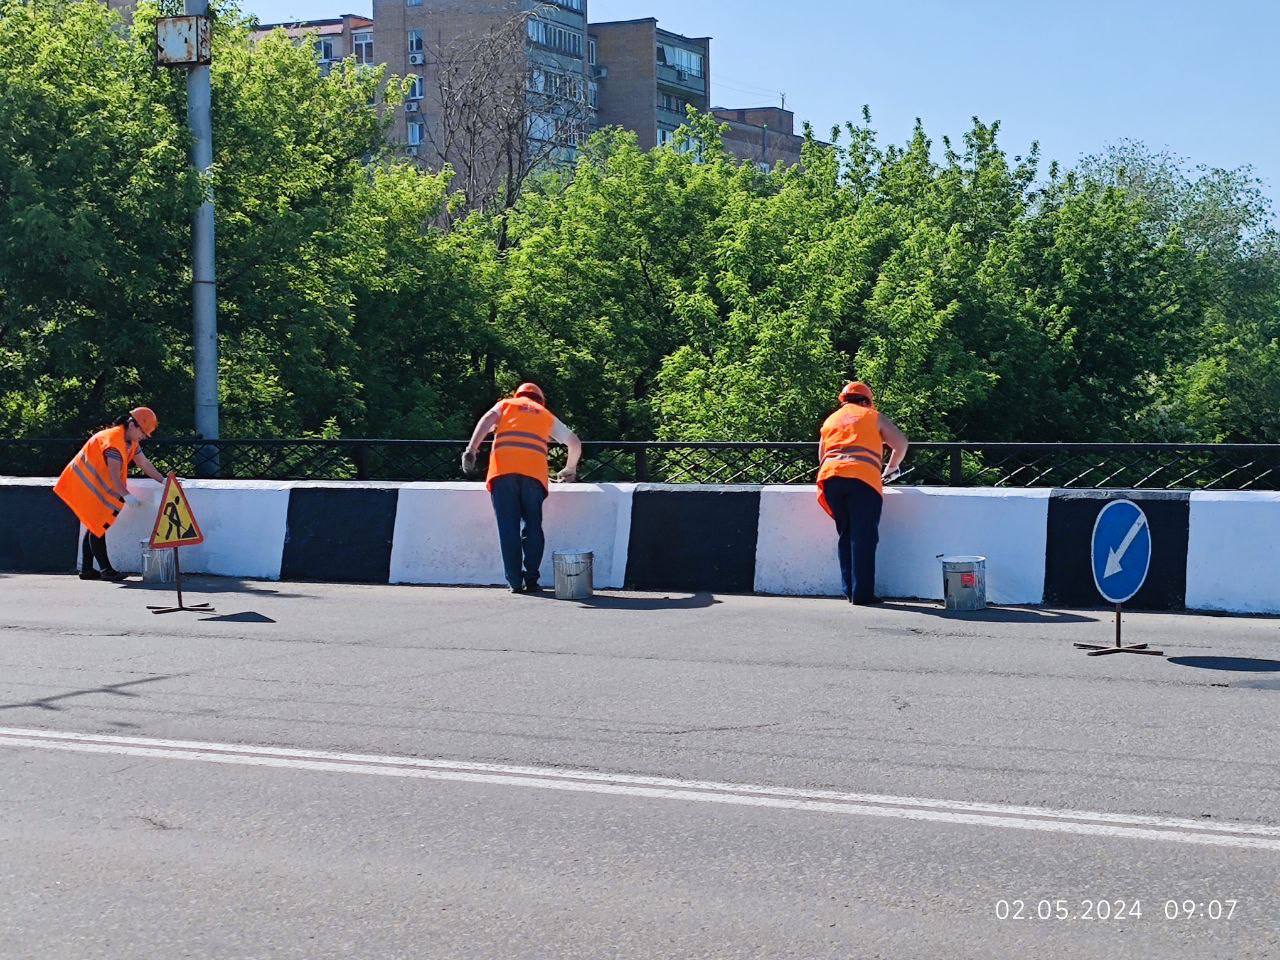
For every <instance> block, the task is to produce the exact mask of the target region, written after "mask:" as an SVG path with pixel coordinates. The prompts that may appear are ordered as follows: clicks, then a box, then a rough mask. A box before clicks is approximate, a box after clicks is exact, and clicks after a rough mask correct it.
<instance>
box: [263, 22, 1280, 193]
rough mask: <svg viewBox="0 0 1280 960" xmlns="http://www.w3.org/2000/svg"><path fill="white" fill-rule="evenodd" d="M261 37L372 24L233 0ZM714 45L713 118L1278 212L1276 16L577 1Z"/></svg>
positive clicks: (1279, 27)
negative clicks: (1214, 178)
mask: <svg viewBox="0 0 1280 960" xmlns="http://www.w3.org/2000/svg"><path fill="white" fill-rule="evenodd" d="M243 2H244V3H245V5H246V9H247V10H248V11H249V12H252V13H256V14H258V16H259V17H261V18H262V19H263V20H264V21H272V20H282V19H289V18H296V17H325V16H334V15H336V14H338V13H346V12H350V13H366V14H367V13H368V12H369V9H370V3H369V0H352V2H343V0H243ZM590 9H591V18H592V19H593V20H623V19H632V18H635V17H647V16H653V17H657V18H658V20H659V21H660V22H661V24H662V25H663V26H664V27H666V28H667V29H669V30H674V31H676V32H679V33H685V34H688V35H691V36H711V37H712V38H714V39H713V42H712V46H711V53H712V59H711V74H712V96H713V99H714V100H715V102H716V104H717V105H718V106H755V105H759V104H765V103H777V102H778V101H779V97H780V94H781V93H782V92H784V91H785V93H786V95H787V106H788V107H791V108H792V109H794V110H795V111H796V114H797V120H798V121H799V120H806V119H807V120H810V121H812V122H813V124H814V126H815V127H816V128H817V130H818V132H819V134H825V132H826V131H827V130H829V129H830V127H831V125H832V124H834V123H840V122H842V121H844V120H846V119H856V118H857V117H858V116H859V115H860V113H861V108H862V104H864V103H866V104H869V105H870V107H871V111H872V117H873V123H874V125H875V127H876V129H877V130H878V131H879V132H880V134H881V138H882V141H885V142H889V141H901V140H903V139H905V138H906V137H907V136H908V134H909V133H910V130H911V125H912V123H913V121H914V119H915V118H916V117H920V118H921V119H922V120H923V121H924V123H925V127H926V129H927V130H928V132H929V133H930V135H931V136H932V137H933V138H934V140H935V142H936V141H938V140H940V138H941V136H942V135H943V134H944V133H945V134H951V135H952V136H953V137H955V136H958V135H959V134H960V133H962V132H963V131H964V130H965V129H966V128H967V127H968V125H969V118H970V117H972V116H974V115H975V114H976V115H977V116H979V117H981V118H982V119H983V120H987V121H989V120H1000V121H1001V124H1002V131H1003V134H1002V139H1003V143H1004V145H1005V148H1006V149H1007V151H1008V152H1009V153H1010V154H1020V153H1022V152H1024V151H1025V150H1026V148H1027V146H1028V144H1030V142H1031V141H1032V140H1039V141H1040V144H1041V150H1042V155H1043V156H1044V157H1045V158H1046V159H1057V160H1060V161H1062V162H1063V163H1065V164H1071V163H1073V162H1074V161H1075V160H1076V159H1077V158H1078V157H1080V156H1082V155H1085V154H1088V153H1092V152H1094V151H1097V150H1099V149H1100V148H1102V147H1103V146H1105V145H1106V144H1108V143H1113V142H1115V141H1117V140H1120V139H1122V138H1126V137H1127V138H1132V139H1137V140H1142V141H1144V142H1146V143H1147V144H1148V145H1150V146H1152V147H1156V148H1167V149H1169V150H1171V151H1173V152H1174V153H1177V154H1179V155H1182V156H1185V157H1187V158H1188V159H1190V160H1192V161H1194V162H1198V163H1205V164H1209V165H1211V166H1224V167H1235V166H1240V165H1243V164H1252V165H1253V166H1254V168H1255V169H1256V172H1257V173H1258V175H1259V176H1261V177H1262V178H1263V179H1264V181H1265V182H1266V188H1267V194H1268V196H1270V197H1271V199H1272V201H1273V203H1276V202H1277V201H1280V0H1218V2H1216V3H1209V2H1206V0H1159V2H1158V0H1105V2H1104V0H1070V2H1069V3H1050V2H1048V0H897V2H893V0H787V2H778V0H590Z"/></svg>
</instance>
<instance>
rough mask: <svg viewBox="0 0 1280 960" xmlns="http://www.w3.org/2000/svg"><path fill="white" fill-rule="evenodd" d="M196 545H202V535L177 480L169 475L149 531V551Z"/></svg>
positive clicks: (189, 502)
mask: <svg viewBox="0 0 1280 960" xmlns="http://www.w3.org/2000/svg"><path fill="white" fill-rule="evenodd" d="M198 543H204V534H203V533H201V532H200V524H198V523H196V515H195V513H194V512H192V510H191V501H189V500H188V499H187V494H186V492H185V491H184V490H183V489H182V484H180V483H178V478H177V477H176V476H174V474H172V473H170V474H169V479H168V480H166V481H165V484H164V497H163V498H162V499H161V501H160V512H159V513H157V514H156V525H155V527H154V528H153V529H152V530H151V549H153V550H156V549H161V548H164V547H194V546H195V545H196V544H198Z"/></svg>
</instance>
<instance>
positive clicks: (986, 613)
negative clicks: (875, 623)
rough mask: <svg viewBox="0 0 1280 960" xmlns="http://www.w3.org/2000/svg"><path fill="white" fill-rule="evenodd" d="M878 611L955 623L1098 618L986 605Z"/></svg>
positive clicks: (895, 606) (889, 606)
mask: <svg viewBox="0 0 1280 960" xmlns="http://www.w3.org/2000/svg"><path fill="white" fill-rule="evenodd" d="M879 608H880V609H881V610H901V611H903V612H904V613H923V614H924V615H925V616H928V617H941V618H942V619H943V620H954V621H956V622H957V623H1039V624H1055V623H1064V624H1065V623H1097V622H1098V618H1097V617H1087V616H1084V615H1083V614H1079V613H1063V612H1061V611H1059V610H1040V609H1032V608H1029V607H987V609H985V610H948V609H946V608H945V607H929V606H922V605H920V604H914V603H891V602H888V601H886V602H885V603H882V604H880V605H879Z"/></svg>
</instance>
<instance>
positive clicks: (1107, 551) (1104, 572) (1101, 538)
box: [1092, 500, 1151, 603]
mask: <svg viewBox="0 0 1280 960" xmlns="http://www.w3.org/2000/svg"><path fill="white" fill-rule="evenodd" d="M1092 561H1093V582H1094V584H1095V585H1096V586H1097V588H1098V592H1099V593H1100V594H1102V596H1103V597H1104V598H1105V599H1106V600H1109V601H1110V602H1112V603H1124V602H1125V601H1126V600H1128V599H1129V598H1130V597H1132V596H1133V595H1134V594H1135V593H1137V592H1138V591H1139V590H1141V589H1142V585H1143V583H1145V582H1146V579H1147V571H1148V570H1149V569H1150V567H1151V525H1150V524H1148V523H1147V515H1146V514H1145V513H1143V512H1142V508H1141V507H1139V506H1138V505H1137V504H1136V503H1134V502H1133V501H1132V500H1116V501H1114V502H1112V503H1108V504H1107V505H1106V506H1105V507H1103V508H1102V512H1101V513H1099V514H1098V519H1097V520H1096V521H1095V522H1094V524H1093V555H1092Z"/></svg>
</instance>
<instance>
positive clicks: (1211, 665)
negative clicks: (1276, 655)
mask: <svg viewBox="0 0 1280 960" xmlns="http://www.w3.org/2000/svg"><path fill="white" fill-rule="evenodd" d="M1166 659H1167V660H1168V661H1169V662H1170V663H1176V664H1177V665H1178V666H1180V667H1194V668H1196V669H1197V670H1230V671H1232V672H1234V673H1280V660H1261V659H1258V658H1256V657H1167V658H1166Z"/></svg>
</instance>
